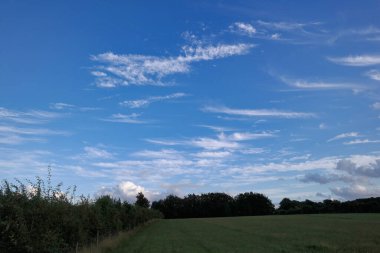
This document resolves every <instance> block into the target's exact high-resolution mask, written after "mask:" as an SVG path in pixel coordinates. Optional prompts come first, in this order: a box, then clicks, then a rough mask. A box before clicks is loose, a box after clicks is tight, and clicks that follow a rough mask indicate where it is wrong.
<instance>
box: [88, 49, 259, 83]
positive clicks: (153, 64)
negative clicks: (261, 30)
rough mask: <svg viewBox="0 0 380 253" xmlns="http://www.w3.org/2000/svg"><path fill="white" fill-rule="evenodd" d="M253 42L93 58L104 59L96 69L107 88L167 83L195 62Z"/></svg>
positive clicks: (233, 52) (233, 51)
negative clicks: (165, 53)
mask: <svg viewBox="0 0 380 253" xmlns="http://www.w3.org/2000/svg"><path fill="white" fill-rule="evenodd" d="M252 47H253V45H252V44H243V43H240V44H218V45H212V46H201V45H197V46H188V45H186V46H184V47H182V54H180V55H178V56H176V57H158V56H146V55H135V54H128V55H119V54H114V53H112V52H108V53H103V54H98V55H94V56H92V57H91V59H92V60H93V61H95V62H99V63H101V65H100V66H96V67H94V68H95V69H96V70H95V71H92V72H91V73H92V75H93V76H95V78H96V80H95V82H96V85H97V86H98V87H103V88H112V87H116V86H128V85H161V86H162V85H166V84H165V83H164V82H163V81H162V79H163V78H164V77H167V76H169V75H173V74H180V73H187V72H189V71H190V69H191V64H192V63H194V62H200V61H210V60H215V59H220V58H226V57H230V56H233V55H243V54H247V53H248V52H249V50H250V49H251V48H252Z"/></svg>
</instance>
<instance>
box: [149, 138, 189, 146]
mask: <svg viewBox="0 0 380 253" xmlns="http://www.w3.org/2000/svg"><path fill="white" fill-rule="evenodd" d="M145 141H147V142H150V143H153V144H157V145H164V146H176V145H181V144H183V142H179V141H173V140H157V139H145Z"/></svg>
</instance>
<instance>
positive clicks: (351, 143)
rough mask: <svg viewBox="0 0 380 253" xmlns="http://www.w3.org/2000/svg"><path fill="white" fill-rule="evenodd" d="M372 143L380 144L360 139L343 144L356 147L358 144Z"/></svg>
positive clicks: (375, 141) (377, 141) (376, 141)
mask: <svg viewBox="0 0 380 253" xmlns="http://www.w3.org/2000/svg"><path fill="white" fill-rule="evenodd" d="M370 143H380V140H369V139H358V140H353V141H348V142H344V143H343V144H344V145H356V144H370Z"/></svg>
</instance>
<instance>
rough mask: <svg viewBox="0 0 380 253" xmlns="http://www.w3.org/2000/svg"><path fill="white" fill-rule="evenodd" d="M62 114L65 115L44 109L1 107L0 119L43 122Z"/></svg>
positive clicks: (25, 122) (19, 121) (31, 122)
mask: <svg viewBox="0 0 380 253" xmlns="http://www.w3.org/2000/svg"><path fill="white" fill-rule="evenodd" d="M62 116H63V115H62V114H59V113H55V112H49V111H43V110H28V111H16V110H10V109H7V108H4V107H0V120H8V121H13V122H17V123H24V124H42V123H46V122H48V121H50V120H52V119H56V118H60V117H62Z"/></svg>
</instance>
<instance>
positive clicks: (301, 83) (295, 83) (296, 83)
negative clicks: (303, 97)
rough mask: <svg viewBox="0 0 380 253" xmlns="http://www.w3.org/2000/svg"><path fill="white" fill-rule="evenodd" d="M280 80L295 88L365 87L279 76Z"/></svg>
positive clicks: (338, 88)
mask: <svg viewBox="0 0 380 253" xmlns="http://www.w3.org/2000/svg"><path fill="white" fill-rule="evenodd" d="M280 79H281V81H283V82H284V83H286V84H287V85H289V86H291V87H294V88H296V89H303V90H342V89H349V90H362V89H365V88H366V87H364V86H363V85H357V84H352V83H336V82H310V81H307V80H293V79H288V78H285V77H281V78H280Z"/></svg>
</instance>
